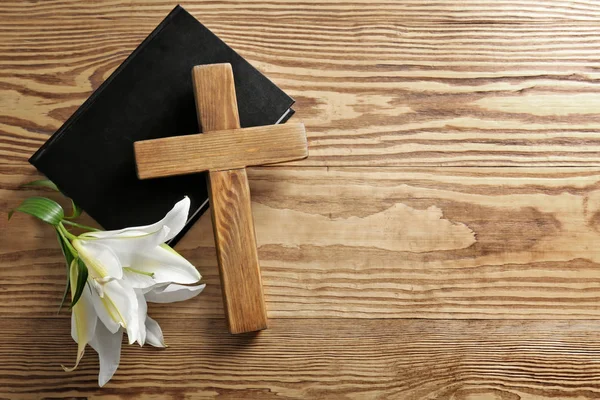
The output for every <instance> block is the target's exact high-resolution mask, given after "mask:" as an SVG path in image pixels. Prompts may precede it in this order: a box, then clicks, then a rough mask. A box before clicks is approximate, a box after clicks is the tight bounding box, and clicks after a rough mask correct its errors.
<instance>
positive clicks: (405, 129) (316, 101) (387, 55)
mask: <svg viewBox="0 0 600 400" xmlns="http://www.w3.org/2000/svg"><path fill="white" fill-rule="evenodd" d="M182 5H183V6H184V7H186V9H188V10H189V11H190V12H191V13H192V14H193V15H194V16H196V17H197V18H199V19H200V20H201V21H202V22H203V23H205V24H206V25H207V26H208V27H209V28H210V29H212V30H213V31H214V32H215V33H216V34H217V35H219V36H220V37H222V38H223V39H224V40H225V41H226V42H227V43H228V44H229V45H231V46H232V47H233V48H234V49H235V50H237V51H239V52H240V54H241V55H242V56H244V57H245V58H247V59H248V60H249V61H250V62H251V63H252V64H253V65H254V66H256V67H257V68H258V69H259V70H261V71H262V72H264V73H265V74H266V75H267V76H268V77H269V78H270V79H272V80H273V81H274V82H275V83H276V84H277V85H279V86H280V87H281V88H282V89H284V90H285V91H286V92H288V93H289V94H290V95H291V96H293V97H294V98H295V99H296V100H297V103H296V105H295V106H294V108H295V109H296V111H297V116H296V117H294V119H295V120H296V121H298V120H301V121H303V122H304V123H305V124H306V126H308V127H309V128H310V129H309V132H308V136H309V146H310V149H311V157H310V158H308V159H307V160H304V161H301V162H297V163H296V164H298V165H303V166H309V165H312V166H314V165H328V166H348V165H351V166H361V165H370V166H375V165H377V166H383V165H388V166H389V165H392V166H401V165H404V166H426V165H428V166H440V165H445V166H458V165H471V166H498V165H503V166H512V165H517V166H544V165H546V166H548V165H553V166H598V165H600V157H599V154H600V137H599V134H598V132H599V130H600V117H599V114H598V110H599V109H600V92H599V91H598V79H599V75H598V71H599V68H600V59H599V58H598V56H597V55H598V53H599V52H600V40H599V39H600V34H599V33H598V29H597V28H598V21H600V9H599V7H600V6H599V5H598V4H597V3H596V2H595V1H591V0H585V1H576V2H571V1H562V0H561V1H559V0H543V1H542V0H527V1H523V2H519V3H517V2H512V1H496V0H485V1H483V0H482V1H475V0H467V1H461V2H460V4H452V3H448V2H447V1H442V0H436V1H426V2H424V1H420V0H402V1H388V2H385V3H383V4H380V3H379V2H376V1H375V2H371V1H364V0H363V1H348V2H334V3H331V2H323V3H319V2H313V1H309V2H308V3H297V2H295V1H291V0H276V1H272V2H262V1H260V0H256V1H243V2H235V3H233V2H220V1H217V2H199V1H184V2H183V3H182ZM172 7H173V2H169V1H164V0H161V1H151V0H131V1H128V2H127V3H126V4H123V3H121V2H120V1H116V0H113V1H98V2H79V1H66V0H62V1H61V0H54V1H52V2H22V1H10V0H8V1H3V2H2V8H1V9H0V90H2V95H1V96H0V118H1V123H0V156H2V157H3V162H4V163H8V164H9V165H14V164H15V163H17V162H22V161H24V160H25V159H26V158H27V157H29V156H30V155H31V154H32V153H33V152H34V151H35V150H36V149H37V148H38V147H39V146H40V145H41V144H42V143H43V141H45V140H46V138H47V136H48V135H49V134H51V133H53V132H54V131H55V130H56V129H57V128H58V127H59V126H60V124H62V122H64V121H65V120H66V118H67V117H68V116H69V115H70V114H71V113H72V112H73V111H74V110H75V109H76V108H77V107H78V106H79V105H80V104H81V103H82V102H83V101H84V100H85V98H87V96H88V95H89V94H90V93H91V91H92V90H93V89H94V88H96V87H98V85H99V84H100V83H101V82H102V81H103V80H104V79H105V78H106V77H108V75H109V73H110V72H111V71H112V70H114V68H116V67H117V66H118V65H119V64H120V63H121V62H122V61H123V60H124V59H125V57H126V56H127V55H128V54H129V53H130V52H131V51H132V50H133V49H134V48H135V47H136V46H137V45H138V44H139V43H140V42H141V41H142V40H143V39H144V38H145V36H146V35H147V34H149V33H150V32H151V31H152V29H153V28H154V27H155V26H156V25H157V24H158V23H159V22H160V21H161V19H162V18H163V17H164V16H165V15H166V14H167V13H168V11H169V10H170V9H171V8H172Z"/></svg>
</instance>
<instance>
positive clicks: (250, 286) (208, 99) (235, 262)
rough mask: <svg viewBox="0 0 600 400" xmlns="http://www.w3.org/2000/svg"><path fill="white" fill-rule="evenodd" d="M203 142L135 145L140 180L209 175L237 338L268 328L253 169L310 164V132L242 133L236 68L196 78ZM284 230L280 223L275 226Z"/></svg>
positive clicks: (214, 69)
mask: <svg viewBox="0 0 600 400" xmlns="http://www.w3.org/2000/svg"><path fill="white" fill-rule="evenodd" d="M192 81H193V83H194V95H195V98H196V110H197V114H198V124H199V125H200V126H201V127H202V131H203V132H204V133H202V134H196V135H186V136H178V137H169V138H163V139H154V140H144V141H140V142H135V144H134V148H135V158H136V163H137V173H138V176H139V178H140V179H148V178H157V177H165V176H172V175H183V174H191V173H196V172H201V171H206V170H208V177H209V198H210V208H211V214H212V220H213V229H214V234H215V245H216V249H217V259H218V263H219V273H220V276H221V286H222V290H223V305H224V309H225V314H226V318H227V321H228V325H229V331H230V332H231V333H243V332H251V331H257V330H262V329H266V328H267V312H266V307H265V301H264V297H263V289H262V283H261V276H260V267H259V265H258V254H257V250H256V236H255V233H254V222H253V219H252V210H251V207H250V189H249V186H248V177H247V175H246V167H247V166H252V165H264V164H273V163H278V162H283V161H290V160H298V159H302V158H305V157H307V156H308V148H307V143H306V132H305V130H304V125H303V124H285V125H270V126H259V127H254V128H244V129H240V121H239V116H238V108H237V101H236V96H235V86H234V81H233V73H232V71H231V65H230V64H213V65H204V66H196V67H194V68H193V70H192ZM273 223H275V224H276V223H277V221H273Z"/></svg>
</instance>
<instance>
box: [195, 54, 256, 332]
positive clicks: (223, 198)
mask: <svg viewBox="0 0 600 400" xmlns="http://www.w3.org/2000/svg"><path fill="white" fill-rule="evenodd" d="M192 78H193V82H194V98H195V99H196V110H197V115H198V125H200V126H202V130H203V131H204V132H210V131H222V130H223V129H237V128H239V127H240V120H239V116H238V107H237V101H236V95H235V85H234V81H233V72H232V70H231V64H215V65H203V66H196V67H194V68H193V71H192ZM208 182H209V188H208V193H209V198H210V211H211V217H212V223H213V227H214V229H213V233H214V239H215V244H216V253H217V261H218V265H219V277H220V278H221V289H222V294H223V308H224V311H225V316H226V318H227V325H228V326H229V331H230V332H231V333H244V332H252V331H258V330H261V329H266V328H267V309H266V305H265V298H264V294H263V285H262V280H261V276H260V266H259V265H258V254H257V248H256V235H255V233H254V221H253V219H252V209H251V205H250V188H249V186H248V176H247V175H246V169H245V168H237V169H228V170H222V171H213V170H211V171H209V173H208Z"/></svg>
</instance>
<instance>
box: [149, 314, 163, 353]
mask: <svg viewBox="0 0 600 400" xmlns="http://www.w3.org/2000/svg"><path fill="white" fill-rule="evenodd" d="M146 342H147V343H148V344H150V345H152V346H154V347H167V345H166V344H165V339H164V337H163V333H162V329H160V325H159V324H158V322H156V321H155V320H153V319H152V318H150V316H146Z"/></svg>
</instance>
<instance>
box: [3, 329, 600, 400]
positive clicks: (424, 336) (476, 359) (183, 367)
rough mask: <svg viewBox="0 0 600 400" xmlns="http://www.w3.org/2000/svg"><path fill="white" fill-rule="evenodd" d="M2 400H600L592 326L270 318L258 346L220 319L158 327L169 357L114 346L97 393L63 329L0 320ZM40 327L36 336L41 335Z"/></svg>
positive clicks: (91, 366) (92, 357) (88, 360)
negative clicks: (108, 372) (68, 369)
mask: <svg viewBox="0 0 600 400" xmlns="http://www.w3.org/2000/svg"><path fill="white" fill-rule="evenodd" d="M3 322H4V323H3V324H2V326H1V327H0V359H1V360H2V364H1V365H0V397H1V398H10V399H23V400H25V399H36V400H37V399H40V398H59V397H60V398H94V399H107V400H108V399H111V400H114V399H133V398H135V399H181V398H219V399H317V398H318V399H382V398H385V399H432V398H435V399H457V400H472V399H522V400H533V399H536V400H539V399H591V398H598V397H600V378H599V374H600V371H599V369H600V364H599V362H598V349H599V348H600V340H599V338H600V335H598V333H599V329H600V327H599V326H598V322H597V321H571V322H566V321H540V322H532V321H455V320H438V321H435V320H430V321H427V320H389V321H381V320H372V321H370V320H352V319H348V320H340V319H329V320H312V319H304V320H303V319H298V320H277V319H275V320H272V323H271V327H270V329H268V330H266V331H263V332H261V333H260V334H259V335H256V336H247V335H241V336H232V335H228V334H227V332H226V330H225V327H224V325H223V321H222V320H210V319H193V320H192V319H183V320H178V319H162V320H159V323H160V324H161V325H162V327H163V331H164V333H165V336H166V341H167V343H168V344H169V346H170V347H169V348H167V349H165V350H157V349H153V348H148V347H144V348H140V347H139V346H137V345H133V346H128V345H126V344H124V345H123V352H122V356H121V364H120V367H119V369H118V371H117V373H116V375H115V376H114V377H113V379H112V380H111V381H110V382H109V383H108V384H107V385H106V386H105V387H104V388H102V389H99V388H97V373H98V364H97V355H96V353H95V352H94V351H93V350H92V349H88V351H87V352H86V354H85V356H84V358H83V360H82V362H81V363H80V365H79V368H78V370H76V371H75V372H73V373H65V372H63V370H62V369H61V367H60V364H61V363H62V364H67V365H70V364H71V363H72V361H73V359H74V357H75V353H76V346H75V344H74V342H73V341H72V340H71V338H70V333H69V322H68V320H53V319H13V318H11V319H7V320H4V321H3ZM40 327H43V329H39V328H40Z"/></svg>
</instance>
